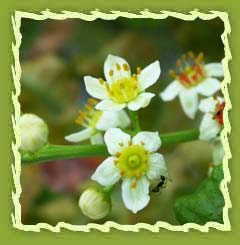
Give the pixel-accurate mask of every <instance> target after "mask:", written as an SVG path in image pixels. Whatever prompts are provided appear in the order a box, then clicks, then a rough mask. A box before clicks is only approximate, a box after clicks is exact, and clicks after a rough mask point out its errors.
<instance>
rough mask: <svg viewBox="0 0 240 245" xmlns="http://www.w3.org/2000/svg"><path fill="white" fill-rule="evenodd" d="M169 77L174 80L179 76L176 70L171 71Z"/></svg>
mask: <svg viewBox="0 0 240 245" xmlns="http://www.w3.org/2000/svg"><path fill="white" fill-rule="evenodd" d="M169 75H170V76H171V77H173V78H175V77H176V76H177V75H176V72H175V71H174V70H169Z"/></svg>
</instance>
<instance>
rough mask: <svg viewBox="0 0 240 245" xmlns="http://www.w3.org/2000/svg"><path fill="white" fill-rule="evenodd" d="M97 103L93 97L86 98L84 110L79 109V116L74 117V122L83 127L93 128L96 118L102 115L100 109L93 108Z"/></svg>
mask: <svg viewBox="0 0 240 245" xmlns="http://www.w3.org/2000/svg"><path fill="white" fill-rule="evenodd" d="M96 104H97V101H96V100H95V99H92V98H90V99H88V103H87V104H86V105H85V110H84V111H82V110H80V111H79V116H78V118H77V119H76V123H77V124H79V125H81V126H83V127H85V128H95V127H96V124H97V122H98V120H99V119H100V117H101V115H102V111H97V110H95V109H94V108H93V106H95V105H96Z"/></svg>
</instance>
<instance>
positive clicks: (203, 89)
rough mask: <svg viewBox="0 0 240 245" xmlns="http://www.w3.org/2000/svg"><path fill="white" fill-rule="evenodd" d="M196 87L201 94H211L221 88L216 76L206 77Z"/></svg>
mask: <svg viewBox="0 0 240 245" xmlns="http://www.w3.org/2000/svg"><path fill="white" fill-rule="evenodd" d="M196 89H197V91H198V93H200V94H202V95H205V96H211V95H213V94H215V93H216V92H217V91H218V90H220V89H221V83H220V82H219V81H218V80H217V79H216V78H206V79H205V80H204V81H203V82H201V83H199V85H198V86H197V87H196Z"/></svg>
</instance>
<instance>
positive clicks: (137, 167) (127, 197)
mask: <svg viewBox="0 0 240 245" xmlns="http://www.w3.org/2000/svg"><path fill="white" fill-rule="evenodd" d="M104 140H105V143H106V145H107V148H108V152H109V153H110V154H111V156H110V157H108V158H107V159H106V160H104V161H103V162H102V164H101V165H100V166H99V167H98V168H97V169H96V171H95V173H94V174H93V175H92V179H93V180H95V181H97V182H98V183H99V184H101V185H103V186H110V185H113V184H114V183H116V182H117V181H119V180H120V179H122V198H123V202H124V204H125V206H126V207H127V208H128V209H129V210H131V211H132V212H134V213H136V212H138V211H139V210H141V209H143V208H144V207H145V206H146V205H147V204H148V202H149V200H150V197H149V184H150V183H149V181H150V180H152V179H159V178H160V176H168V173H167V168H166V165H165V161H164V158H163V156H162V155H161V154H159V153H156V151H157V150H158V148H159V147H160V145H161V140H160V138H159V135H158V133H157V132H139V133H138V134H137V135H136V136H134V137H133V138H132V139H131V137H130V135H128V134H126V133H124V132H123V131H121V130H120V129H118V128H112V129H108V130H107V131H106V133H105V135H104Z"/></svg>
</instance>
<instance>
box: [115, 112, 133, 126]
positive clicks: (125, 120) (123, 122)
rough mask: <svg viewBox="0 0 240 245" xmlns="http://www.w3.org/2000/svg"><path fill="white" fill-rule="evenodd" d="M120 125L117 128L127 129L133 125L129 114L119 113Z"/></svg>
mask: <svg viewBox="0 0 240 245" xmlns="http://www.w3.org/2000/svg"><path fill="white" fill-rule="evenodd" d="M118 118H119V119H118V125H117V127H119V128H127V127H128V126H129V125H130V123H131V120H130V118H129V116H128V114H127V113H126V112H125V111H123V110H122V111H118Z"/></svg>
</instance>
